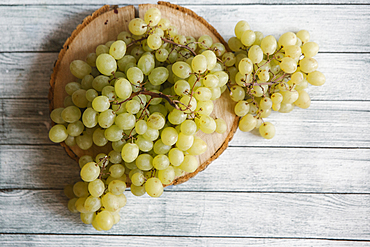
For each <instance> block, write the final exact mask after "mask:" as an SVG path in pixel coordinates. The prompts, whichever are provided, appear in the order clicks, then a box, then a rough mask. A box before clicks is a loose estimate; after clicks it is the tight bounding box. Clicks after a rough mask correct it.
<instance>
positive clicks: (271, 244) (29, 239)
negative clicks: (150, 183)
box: [0, 234, 369, 247]
mask: <svg viewBox="0 0 370 247" xmlns="http://www.w3.org/2000/svg"><path fill="white" fill-rule="evenodd" d="M25 243H27V244H28V245H37V246H47V247H49V246H51V245H52V246H63V247H64V246H122V245H123V244H124V246H135V247H147V246H159V245H160V246H163V247H173V246H177V247H182V246H184V247H185V246H212V247H218V246H219V247H221V246H222V247H224V246H246V245H247V246H252V247H253V246H256V247H278V246H291V247H302V246H323V247H348V246H349V244H350V245H351V246H353V247H363V246H369V242H368V241H351V242H349V241H340V240H327V239H275V238H225V237H213V238H212V237H170V236H168V237H156V236H153V237H139V236H104V235H100V236H99V235H88V236H84V235H40V234H22V235H18V234H17V235H14V234H0V244H1V245H2V246H14V245H15V246H18V245H19V246H22V245H24V244H25Z"/></svg>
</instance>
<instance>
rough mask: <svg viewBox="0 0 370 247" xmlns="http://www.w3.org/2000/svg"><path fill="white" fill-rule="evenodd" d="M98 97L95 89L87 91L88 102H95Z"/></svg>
mask: <svg viewBox="0 0 370 247" xmlns="http://www.w3.org/2000/svg"><path fill="white" fill-rule="evenodd" d="M98 95H99V94H98V92H97V91H96V90H95V89H92V88H90V89H88V90H87V91H86V99H87V100H88V101H93V100H94V99H95V98H96V97H98Z"/></svg>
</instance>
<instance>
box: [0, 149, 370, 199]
mask: <svg viewBox="0 0 370 247" xmlns="http://www.w3.org/2000/svg"><path fill="white" fill-rule="evenodd" d="M14 157H18V158H17V161H16V162H17V165H11V164H12V163H14ZM230 157H233V159H230ZM307 157H310V158H309V159H307ZM369 157H370V150H369V149H328V150H326V151H325V152H323V151H322V150H320V149H316V148H314V149H309V148H298V149H297V148H273V149H266V148H240V147H229V148H228V149H226V151H225V152H224V153H223V154H222V155H221V156H220V157H219V158H218V159H216V160H215V161H214V162H212V164H211V165H210V166H209V167H208V168H207V169H206V170H205V171H203V172H201V173H199V174H198V175H197V176H195V177H194V178H192V179H190V180H189V181H188V182H186V183H184V184H181V185H178V186H170V187H167V188H166V190H167V191H219V192H228V191H229V192H243V191H244V192H245V191H249V192H251V191H253V192H305V193H312V192H316V193H370V186H369V185H368V182H367V181H368V179H369V176H370V167H369V165H368V163H369V159H368V158H369ZM0 160H2V164H4V165H3V167H2V169H0V189H18V188H24V189H25V188H26V189H49V188H52V189H63V188H64V186H65V185H67V184H70V183H74V182H77V181H79V180H80V178H79V168H78V165H77V163H76V162H75V161H73V160H72V159H70V158H69V157H68V156H67V154H66V153H65V152H64V150H63V148H62V147H59V146H42V145H40V146H23V145H16V146H0ZM246 160H247V161H246ZM15 177H16V178H17V179H14V178H15ZM56 178H57V179H56Z"/></svg>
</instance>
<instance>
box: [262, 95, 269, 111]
mask: <svg viewBox="0 0 370 247" xmlns="http://www.w3.org/2000/svg"><path fill="white" fill-rule="evenodd" d="M271 107H272V100H271V99H270V98H268V97H263V98H262V99H261V101H260V108H261V109H264V110H267V109H271Z"/></svg>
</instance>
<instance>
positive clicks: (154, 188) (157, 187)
mask: <svg viewBox="0 0 370 247" xmlns="http://www.w3.org/2000/svg"><path fill="white" fill-rule="evenodd" d="M144 187H145V191H146V193H148V195H149V196H151V197H159V196H161V195H162V193H163V185H162V183H161V180H159V178H149V179H148V180H147V181H146V182H145V185H144Z"/></svg>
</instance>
